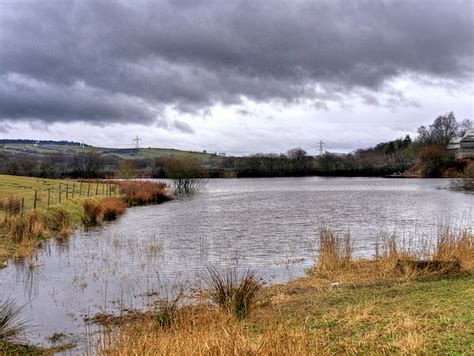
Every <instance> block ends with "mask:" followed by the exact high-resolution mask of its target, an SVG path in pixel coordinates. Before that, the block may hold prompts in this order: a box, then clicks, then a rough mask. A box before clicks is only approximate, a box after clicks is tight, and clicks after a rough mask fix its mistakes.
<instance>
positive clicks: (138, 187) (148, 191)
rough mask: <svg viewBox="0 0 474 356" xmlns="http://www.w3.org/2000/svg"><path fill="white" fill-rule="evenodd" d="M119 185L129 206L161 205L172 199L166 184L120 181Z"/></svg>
mask: <svg viewBox="0 0 474 356" xmlns="http://www.w3.org/2000/svg"><path fill="white" fill-rule="evenodd" d="M117 184H118V185H119V190H120V194H122V196H123V199H124V200H125V202H126V203H127V204H128V205H144V204H159V203H163V202H165V201H168V200H170V199H171V195H170V194H169V191H168V186H167V185H166V184H165V183H153V182H138V181H119V182H117Z"/></svg>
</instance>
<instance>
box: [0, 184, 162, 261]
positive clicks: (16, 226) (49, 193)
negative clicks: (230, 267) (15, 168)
mask: <svg viewBox="0 0 474 356" xmlns="http://www.w3.org/2000/svg"><path fill="white" fill-rule="evenodd" d="M169 199H170V194H169V192H168V190H167V186H166V185H164V184H154V183H149V182H127V181H114V182H112V181H105V180H94V181H76V180H56V179H41V178H32V177H20V176H7V175H0V268H1V267H2V266H3V265H4V261H5V260H6V259H7V258H22V257H29V256H32V254H33V253H34V252H35V250H36V248H37V247H38V246H39V245H40V244H41V241H42V240H44V239H46V238H51V237H58V238H67V237H68V236H69V235H70V234H71V233H72V232H73V231H74V230H75V229H76V228H77V227H79V226H82V225H96V224H100V223H101V222H102V221H110V220H113V219H115V218H116V217H117V216H119V215H120V214H122V213H123V212H124V210H125V207H126V206H131V205H143V204H158V203H161V202H164V201H166V200H169Z"/></svg>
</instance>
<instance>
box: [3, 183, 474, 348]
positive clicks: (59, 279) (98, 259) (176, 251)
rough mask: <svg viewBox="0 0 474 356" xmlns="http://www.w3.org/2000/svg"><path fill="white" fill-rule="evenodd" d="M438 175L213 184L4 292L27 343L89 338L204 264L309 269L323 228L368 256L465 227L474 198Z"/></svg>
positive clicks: (146, 211)
mask: <svg viewBox="0 0 474 356" xmlns="http://www.w3.org/2000/svg"><path fill="white" fill-rule="evenodd" d="M448 185H449V181H448V180H443V179H431V180H428V179H383V178H319V177H310V178H271V179H216V180H208V181H207V182H204V183H203V184H202V186H201V188H200V190H199V192H198V193H196V194H194V195H193V196H192V197H187V198H182V199H176V200H174V201H172V202H168V203H165V204H162V205H156V206H144V207H135V208H131V209H128V210H127V211H126V213H125V214H124V215H123V216H122V217H120V218H119V219H118V220H117V221H115V222H112V223H108V224H105V225H102V226H101V227H97V228H94V229H90V230H87V231H86V230H78V231H76V232H75V233H74V234H73V235H72V236H71V237H70V238H69V239H68V240H67V241H65V242H61V241H57V240H54V239H52V240H49V241H46V242H45V243H44V245H43V247H42V248H41V249H40V250H39V251H38V253H37V254H36V256H35V257H34V258H33V260H24V261H20V262H18V261H16V262H15V261H9V262H8V266H7V267H6V268H4V269H1V270H0V294H2V295H3V296H4V297H5V296H12V297H14V298H15V299H16V300H17V302H18V303H19V304H25V308H24V309H23V316H24V317H25V318H26V319H29V320H30V324H31V325H33V332H32V334H31V341H32V342H36V343H39V344H48V343H47V337H48V336H51V335H52V334H53V333H55V332H65V333H67V334H68V335H69V339H68V340H69V341H75V342H78V343H79V344H80V345H84V343H85V336H84V335H85V334H86V333H85V331H86V329H87V328H88V327H87V326H86V324H85V322H84V318H85V317H87V316H91V315H94V314H96V313H98V312H102V311H106V312H117V311H118V310H119V309H121V308H127V309H133V308H142V307H144V306H146V305H147V304H148V303H149V302H150V301H151V299H153V298H159V297H160V296H165V295H166V294H168V293H172V291H173V288H174V286H176V285H182V284H184V285H185V286H186V287H188V288H190V287H193V286H196V285H198V283H199V276H200V275H202V272H203V271H204V270H205V269H206V268H207V267H208V266H209V265H213V266H215V267H217V268H226V267H229V266H238V267H239V268H248V267H251V268H254V269H256V270H257V272H258V273H259V274H261V275H262V276H264V277H265V280H266V281H267V282H268V283H278V282H284V281H287V280H289V279H291V278H296V277H298V276H302V275H304V273H305V270H306V269H307V268H309V267H311V266H312V265H313V264H314V259H315V256H316V253H317V236H318V230H319V227H320V226H322V225H325V226H328V227H331V228H333V229H336V230H344V231H350V232H351V235H352V237H353V239H354V242H355V253H356V254H357V255H359V256H371V255H372V254H373V250H374V243H375V241H376V239H377V236H380V235H381V234H388V233H395V234H397V235H399V236H403V237H404V238H406V239H407V240H413V239H415V240H416V239H419V238H429V237H431V238H433V237H435V234H436V231H437V229H438V228H439V227H440V226H446V225H451V226H453V227H456V226H472V223H473V207H474V195H472V194H466V193H461V192H453V191H449V190H447V189H446V188H447V186H448Z"/></svg>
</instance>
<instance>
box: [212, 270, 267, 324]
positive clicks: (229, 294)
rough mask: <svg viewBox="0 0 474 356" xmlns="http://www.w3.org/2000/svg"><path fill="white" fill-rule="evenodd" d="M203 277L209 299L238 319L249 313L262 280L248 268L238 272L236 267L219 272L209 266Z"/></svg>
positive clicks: (257, 295)
mask: <svg viewBox="0 0 474 356" xmlns="http://www.w3.org/2000/svg"><path fill="white" fill-rule="evenodd" d="M203 279H204V282H205V284H206V289H208V290H209V294H210V297H211V300H212V301H213V302H214V303H215V304H216V305H218V306H219V307H220V308H221V309H223V310H225V311H227V312H229V313H230V314H232V315H234V316H235V317H236V318H237V319H238V320H242V319H244V318H245V317H247V316H248V315H249V313H250V311H251V309H252V308H253V307H254V305H255V304H256V302H257V300H258V298H259V296H260V290H261V289H262V287H263V283H262V280H261V279H260V278H258V277H257V276H256V274H255V272H254V271H252V270H250V269H249V270H246V271H244V272H242V273H239V271H238V270H237V269H236V268H231V269H227V270H225V271H223V272H219V271H218V270H217V269H216V268H214V267H209V268H208V269H207V273H206V274H205V275H204V278H203Z"/></svg>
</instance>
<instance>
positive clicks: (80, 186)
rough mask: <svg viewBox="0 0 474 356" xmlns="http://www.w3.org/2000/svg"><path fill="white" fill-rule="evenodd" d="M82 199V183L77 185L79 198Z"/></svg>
mask: <svg viewBox="0 0 474 356" xmlns="http://www.w3.org/2000/svg"><path fill="white" fill-rule="evenodd" d="M80 197H82V182H81V183H80V184H79V198H80Z"/></svg>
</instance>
